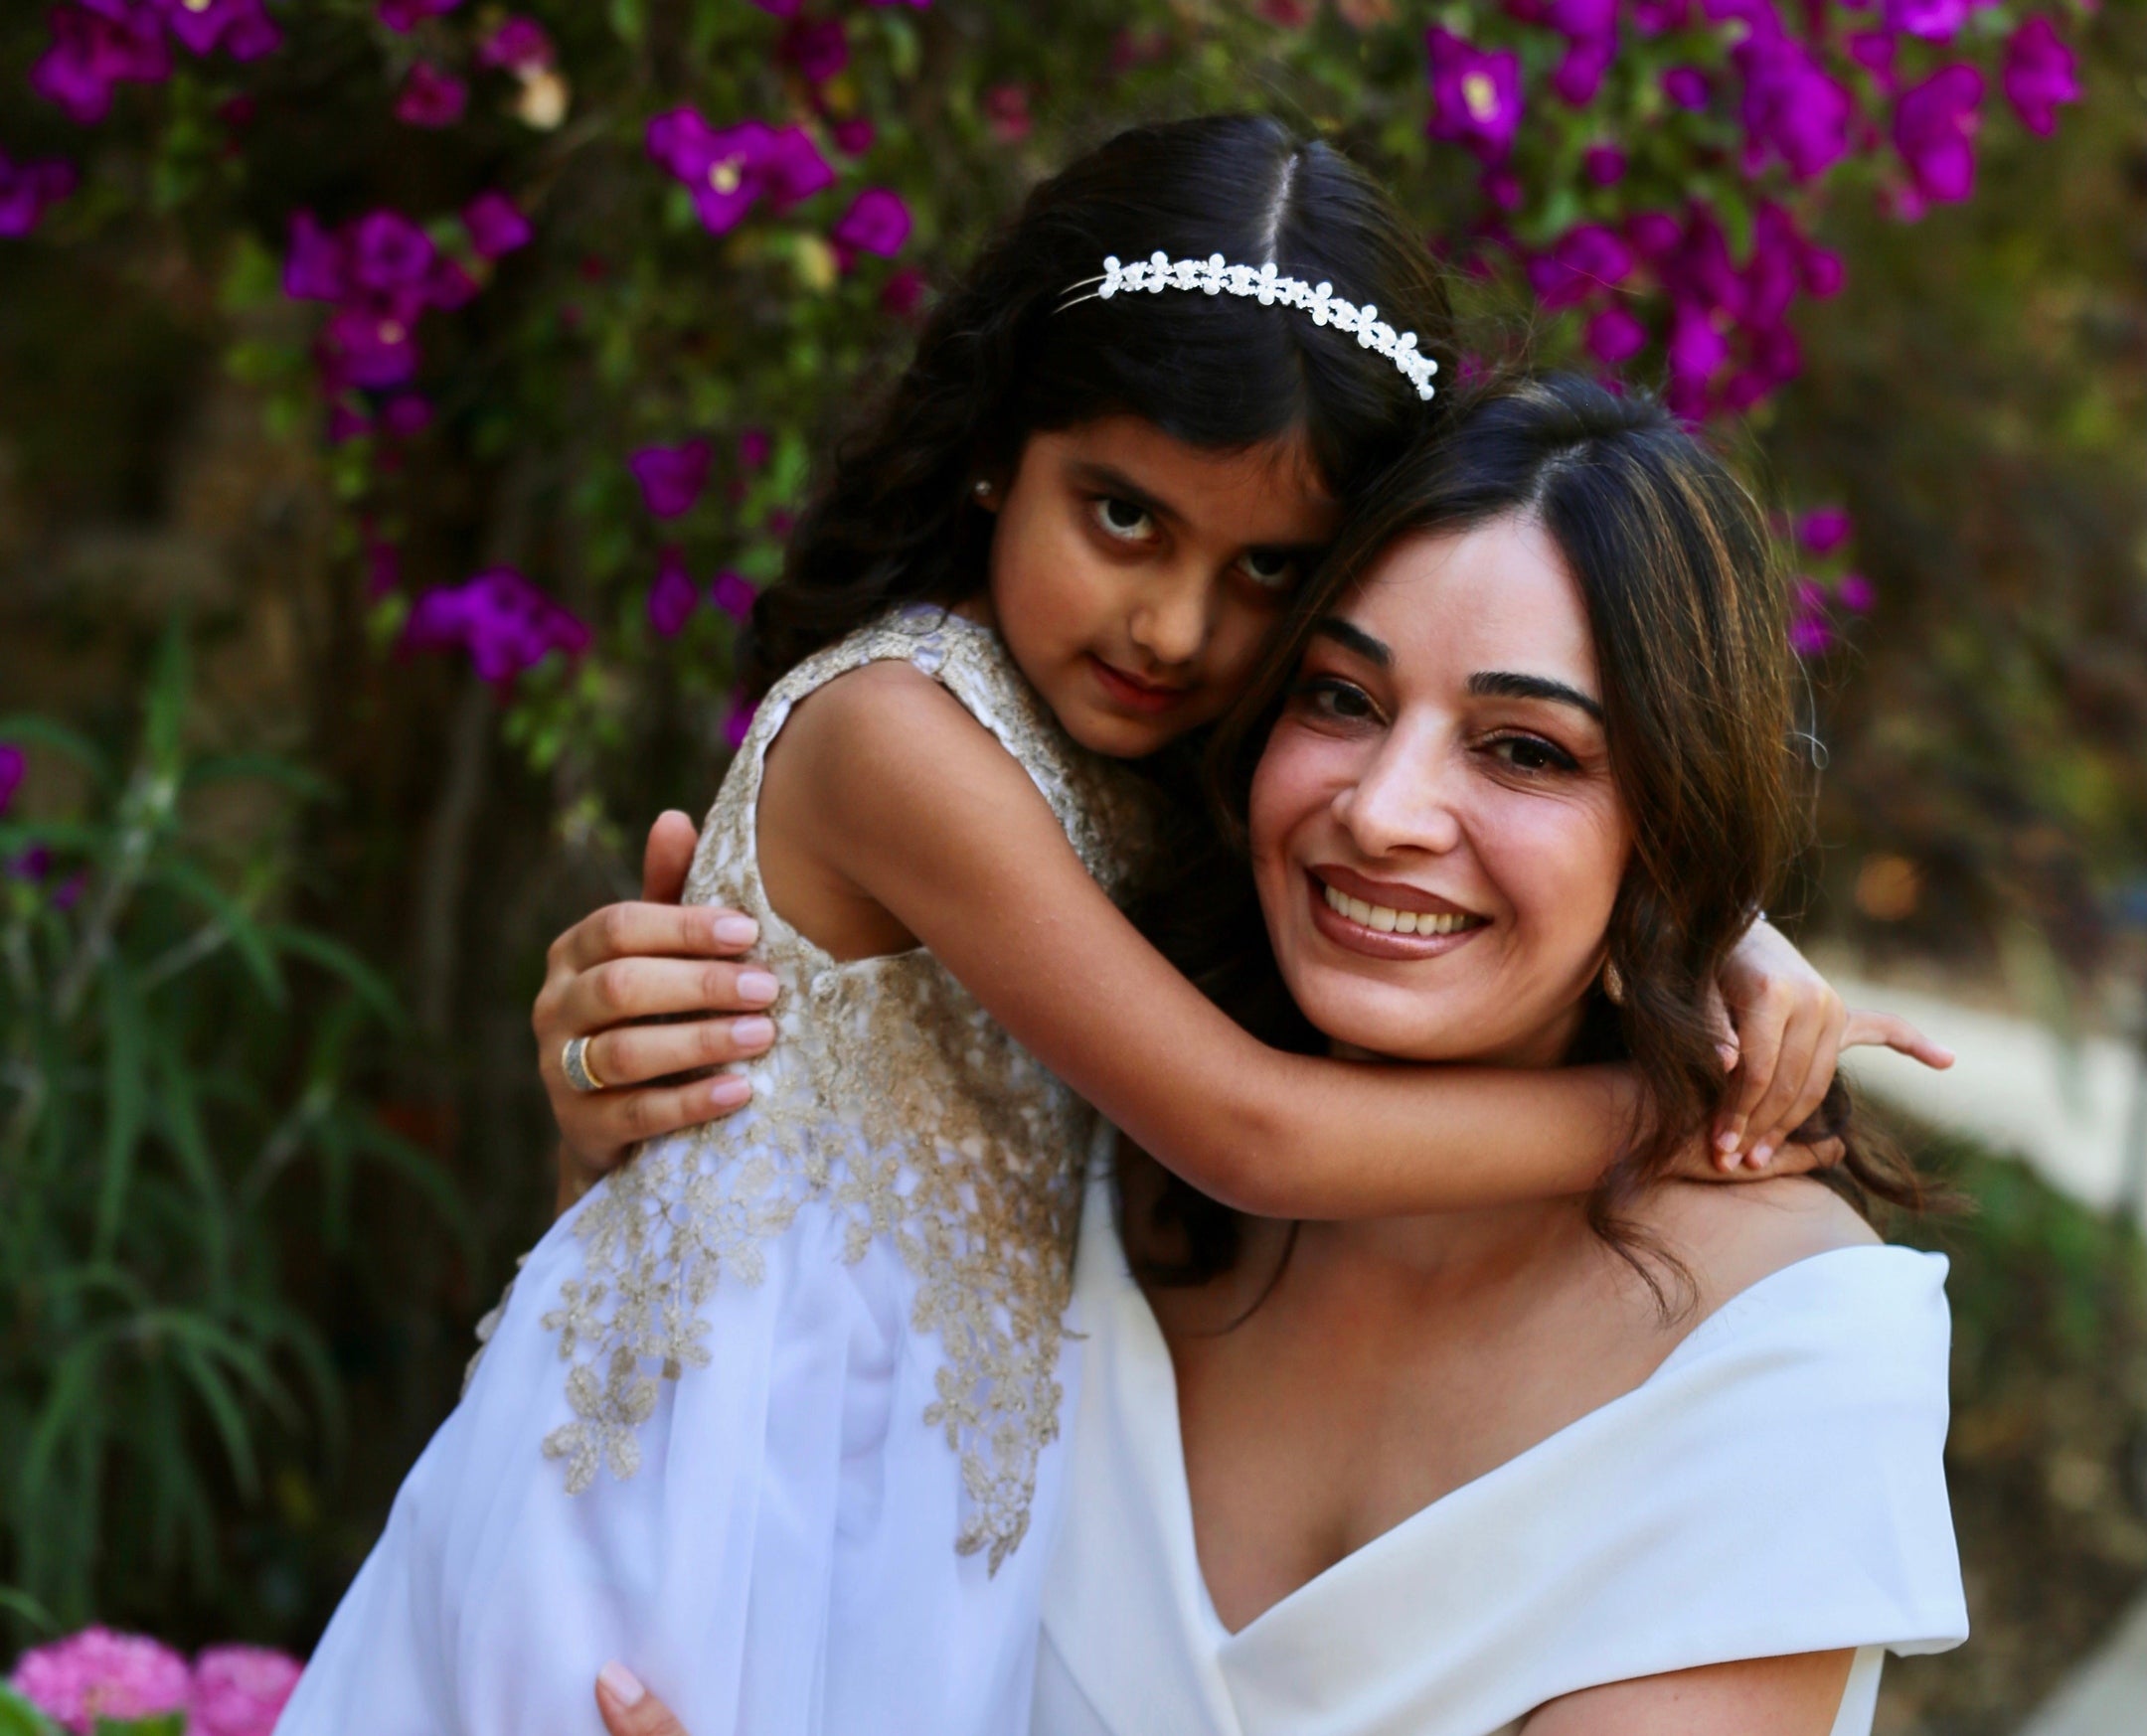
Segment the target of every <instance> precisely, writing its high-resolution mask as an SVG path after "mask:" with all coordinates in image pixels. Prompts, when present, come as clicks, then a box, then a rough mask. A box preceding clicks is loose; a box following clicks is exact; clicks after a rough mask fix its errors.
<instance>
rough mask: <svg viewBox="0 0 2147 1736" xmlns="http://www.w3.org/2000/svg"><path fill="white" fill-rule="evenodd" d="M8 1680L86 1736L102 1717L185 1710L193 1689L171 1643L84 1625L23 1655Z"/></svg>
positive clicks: (42, 1708) (80, 1735)
mask: <svg viewBox="0 0 2147 1736" xmlns="http://www.w3.org/2000/svg"><path fill="white" fill-rule="evenodd" d="M9 1680H10V1685H12V1686H13V1687H14V1689H15V1691H16V1692H17V1693H19V1694H21V1695H22V1697H23V1698H24V1699H26V1700H28V1701H29V1702H30V1703H31V1704H32V1705H34V1706H36V1707H37V1708H38V1709H39V1710H40V1711H42V1712H44V1713H45V1714H46V1715H47V1716H48V1717H50V1718H53V1719H56V1720H57V1721H58V1722H59V1723H61V1724H63V1725H65V1726H66V1727H67V1728H68V1729H69V1730H72V1731H74V1732H76V1736H90V1731H91V1730H92V1728H93V1727H94V1726H95V1725H96V1723H97V1722H98V1721H99V1720H102V1719H111V1720H114V1721H117V1720H121V1719H127V1718H154V1717H157V1716H160V1715H161V1714H163V1713H166V1712H185V1711H186V1710H187V1707H188V1702H189V1701H190V1700H191V1699H192V1697H193V1688H194V1683H193V1677H192V1674H191V1672H190V1671H189V1670H188V1669H187V1664H186V1659H185V1658H184V1657H180V1656H179V1654H178V1653H176V1652H174V1651H173V1650H172V1649H171V1648H170V1647H168V1646H163V1645H159V1644H158V1643H157V1642H156V1641H154V1640H149V1639H144V1638H143V1637H142V1636H140V1635H138V1634H114V1633H112V1632H111V1631H110V1630H109V1629H106V1628H84V1629H83V1631H82V1632H81V1633H80V1634H74V1635H71V1636H69V1638H67V1639H65V1640H56V1641H54V1642H53V1643H52V1644H51V1645H50V1646H40V1647H38V1648H37V1649H36V1650H35V1651H32V1652H26V1653H24V1654H23V1656H22V1658H21V1660H20V1661H18V1662H17V1663H16V1665H15V1673H14V1675H13V1676H11V1677H10V1678H9Z"/></svg>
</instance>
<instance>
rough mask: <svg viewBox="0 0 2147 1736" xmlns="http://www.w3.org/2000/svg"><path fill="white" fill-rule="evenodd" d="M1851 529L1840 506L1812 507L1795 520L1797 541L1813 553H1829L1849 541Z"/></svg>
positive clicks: (1847, 518) (1846, 515)
mask: <svg viewBox="0 0 2147 1736" xmlns="http://www.w3.org/2000/svg"><path fill="white" fill-rule="evenodd" d="M1852 529H1853V527H1852V526H1851V524H1850V522H1849V515H1848V513H1847V512H1846V511H1844V510H1843V509H1842V508H1840V507H1814V508H1813V509H1812V510H1811V511H1810V512H1808V513H1806V514H1805V515H1804V516H1803V518H1801V519H1799V520H1798V521H1797V533H1796V534H1797V541H1798V542H1799V543H1801V544H1803V545H1804V547H1805V548H1807V549H1809V550H1810V551H1811V552H1813V553H1814V554H1831V553H1833V552H1834V551H1835V550H1837V549H1839V548H1840V547H1841V546H1842V545H1843V544H1844V543H1846V542H1848V541H1849V533H1850V531H1851V530H1852Z"/></svg>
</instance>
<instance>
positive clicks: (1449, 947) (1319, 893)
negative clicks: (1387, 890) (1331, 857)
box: [1304, 873, 1490, 959]
mask: <svg viewBox="0 0 2147 1736" xmlns="http://www.w3.org/2000/svg"><path fill="white" fill-rule="evenodd" d="M1304 878H1305V896H1306V897H1307V898H1308V899H1309V900H1310V901H1311V907H1312V926H1313V927H1314V928H1316V929H1318V930H1319V931H1320V933H1321V934H1323V935H1325V936H1326V937H1327V938H1328V939H1329V940H1331V941H1333V942H1334V943H1335V945H1337V946H1339V947H1342V948H1344V949H1345V950H1347V951H1349V952H1355V953H1362V954H1363V955H1364V956H1365V957H1366V958H1382V959H1426V958H1438V957H1440V956H1441V955H1442V954H1445V953H1449V952H1452V951H1453V950H1454V948H1456V947H1460V946H1466V945H1468V943H1469V942H1470V941H1472V940H1474V939H1475V938H1476V936H1477V935H1479V934H1481V933H1482V932H1483V931H1484V930H1485V929H1486V928H1488V927H1489V926H1490V924H1489V923H1487V922H1478V923H1475V924H1473V925H1472V926H1470V927H1467V928H1460V929H1456V930H1455V931H1454V932H1453V933H1451V934H1387V933H1384V932H1382V931H1381V930H1379V929H1377V928H1367V927H1366V926H1365V925H1364V924H1363V923H1362V922H1353V921H1351V920H1350V918H1349V917H1347V916H1345V915H1343V914H1342V912H1341V911H1339V910H1336V909H1333V908H1331V907H1330V906H1329V904H1328V902H1327V888H1326V886H1325V885H1324V884H1322V883H1321V881H1320V880H1319V879H1318V877H1317V876H1315V875H1313V874H1311V873H1307V874H1306V875H1305V877H1304Z"/></svg>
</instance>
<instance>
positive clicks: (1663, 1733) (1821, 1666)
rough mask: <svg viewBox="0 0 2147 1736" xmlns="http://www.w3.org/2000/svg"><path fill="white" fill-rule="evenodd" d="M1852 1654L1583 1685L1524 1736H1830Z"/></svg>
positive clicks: (1541, 1711)
mask: <svg viewBox="0 0 2147 1736" xmlns="http://www.w3.org/2000/svg"><path fill="white" fill-rule="evenodd" d="M1855 1657H1856V1654H1855V1653H1853V1652H1806V1653H1802V1654H1799V1655H1798V1656H1796V1657H1754V1658H1750V1659H1748V1660H1746V1661H1743V1662H1739V1663H1715V1664H1709V1665H1708V1666H1707V1667H1705V1668H1702V1669H1680V1670H1674V1671H1672V1672H1671V1673H1670V1674H1668V1675H1649V1676H1642V1677H1641V1678H1639V1679H1638V1680H1636V1681H1614V1682H1611V1683H1609V1684H1608V1685H1607V1686H1604V1687H1591V1688H1583V1689H1581V1690H1580V1692H1578V1693H1572V1694H1568V1695H1566V1697H1565V1698H1563V1699H1557V1700H1553V1701H1552V1702H1551V1703H1550V1704H1549V1705H1547V1706H1541V1707H1538V1708H1537V1710H1536V1711H1534V1712H1533V1713H1531V1714H1530V1715H1529V1717H1528V1719H1527V1721H1526V1722H1525V1723H1523V1724H1522V1726H1521V1731H1522V1736H1827V1732H1828V1731H1830V1730H1832V1729H1833V1728H1834V1723H1835V1720H1836V1719H1837V1718H1838V1717H1840V1715H1841V1699H1842V1690H1843V1689H1844V1688H1846V1687H1847V1686H1848V1685H1849V1669H1850V1665H1851V1664H1852V1663H1853V1662H1854V1660H1855Z"/></svg>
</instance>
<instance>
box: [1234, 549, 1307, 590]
mask: <svg viewBox="0 0 2147 1736" xmlns="http://www.w3.org/2000/svg"><path fill="white" fill-rule="evenodd" d="M1238 570H1239V571H1240V572H1242V573H1243V574H1244V575H1245V577H1247V578H1249V579H1250V580H1251V581H1252V582H1253V583H1254V584H1256V585H1258V586H1259V587H1260V589H1261V590H1273V591H1285V590H1288V589H1290V588H1291V587H1292V586H1294V585H1295V584H1296V582H1297V556H1296V555H1294V554H1284V553H1281V552H1278V551H1276V550H1273V549H1248V550H1247V551H1246V552H1244V554H1243V555H1241V556H1240V557H1239V561H1238Z"/></svg>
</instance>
